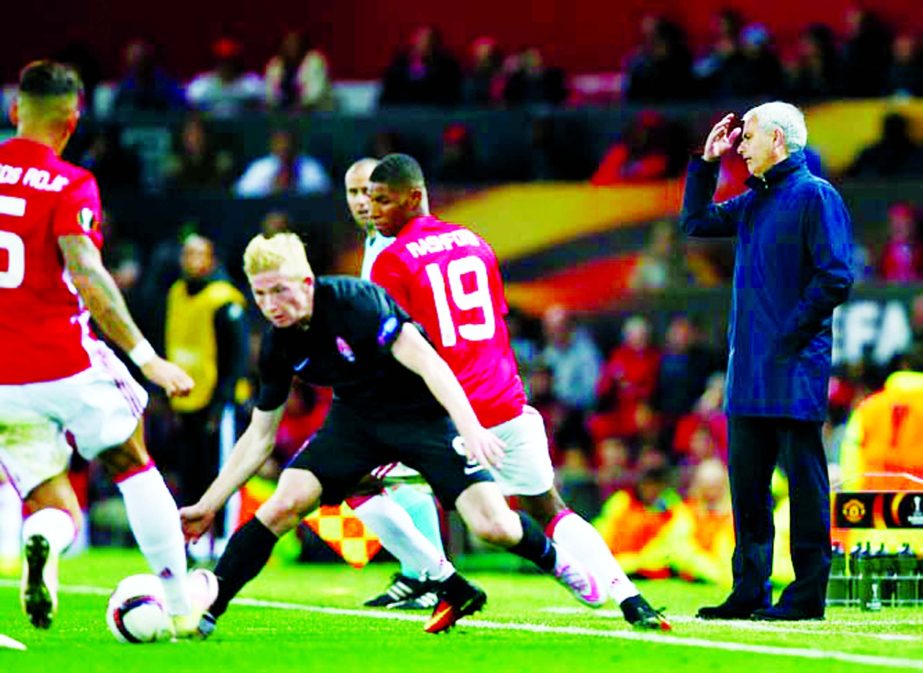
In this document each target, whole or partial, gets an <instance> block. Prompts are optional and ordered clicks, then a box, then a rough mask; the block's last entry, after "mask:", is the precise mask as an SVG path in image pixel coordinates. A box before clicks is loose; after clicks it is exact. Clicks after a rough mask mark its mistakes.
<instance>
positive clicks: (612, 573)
mask: <svg viewBox="0 0 923 673" xmlns="http://www.w3.org/2000/svg"><path fill="white" fill-rule="evenodd" d="M548 529H550V533H551V538H552V539H553V540H554V541H555V542H556V543H557V544H559V545H560V546H561V547H563V548H564V549H566V550H567V551H568V552H570V553H571V554H572V555H573V556H575V557H576V558H578V559H580V560H581V561H582V562H583V564H584V565H585V566H586V567H587V569H588V570H589V571H590V572H591V573H593V577H594V578H595V579H596V583H597V584H599V586H600V587H601V588H602V587H609V595H610V596H612V598H613V599H614V600H615V602H616V603H621V602H622V601H624V600H625V599H626V598H630V597H631V596H637V595H638V594H640V593H641V592H640V591H638V588H637V587H636V586H635V585H634V582H632V581H631V580H630V579H628V575H626V574H625V571H624V570H622V566H620V565H619V562H618V561H616V560H615V557H614V556H613V555H612V552H611V551H609V547H607V546H606V543H605V542H604V541H603V539H602V537H600V535H599V533H598V532H597V530H596V529H595V528H593V526H591V525H590V524H589V523H587V522H586V521H584V520H583V519H582V518H581V517H580V516H579V515H578V514H576V513H575V512H572V511H571V510H566V511H564V512H561V513H560V514H559V515H558V516H557V517H556V518H555V520H554V521H552V522H551V523H550V524H549V526H548ZM548 532H549V530H546V533H548Z"/></svg>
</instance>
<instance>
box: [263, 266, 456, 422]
mask: <svg viewBox="0 0 923 673" xmlns="http://www.w3.org/2000/svg"><path fill="white" fill-rule="evenodd" d="M408 322H412V321H411V319H410V316H408V315H407V313H406V312H405V311H404V310H403V309H402V308H401V307H400V306H398V305H397V303H396V302H395V301H394V300H393V299H392V298H391V297H390V296H388V294H387V293H386V292H385V291H384V290H383V289H381V288H380V287H378V286H377V285H374V284H373V283H370V282H368V281H364V280H360V279H358V278H353V277H349V276H328V277H320V278H317V279H316V280H315V288H314V310H313V314H312V317H311V322H310V325H309V327H308V328H307V329H304V328H303V327H302V326H297V325H296V326H292V327H286V328H284V329H280V328H277V327H272V326H270V327H269V328H268V329H267V330H266V332H265V333H264V335H263V341H262V345H261V348H260V359H259V368H260V391H259V397H258V399H257V403H256V406H257V408H258V409H261V410H263V411H272V410H274V409H278V408H279V407H281V406H282V405H283V404H285V401H286V399H287V398H288V394H289V389H290V387H291V384H292V378H293V377H294V376H297V377H298V378H299V379H300V380H302V381H304V382H305V383H311V384H314V385H319V386H330V387H332V388H333V392H334V399H335V401H339V402H340V403H342V404H346V405H348V406H350V407H352V408H353V409H355V410H357V411H359V412H361V413H362V414H363V415H364V416H365V417H367V418H371V419H374V418H386V419H393V418H394V417H395V416H396V415H398V414H403V415H404V416H420V417H425V418H433V417H436V416H440V415H443V416H444V415H446V412H445V410H444V409H443V408H442V406H441V405H440V404H439V402H438V401H437V400H436V398H435V397H433V395H432V393H431V392H430V391H429V388H427V387H426V384H425V383H424V382H423V379H422V378H421V377H420V376H418V375H417V374H415V373H414V372H412V371H410V370H409V369H407V368H406V367H404V365H402V364H401V363H400V362H398V361H397V360H396V359H395V358H394V356H393V355H392V353H391V346H392V345H393V344H394V342H395V340H397V337H398V336H399V335H400V333H401V329H402V328H403V326H404V324H405V323H408ZM421 332H422V329H421Z"/></svg>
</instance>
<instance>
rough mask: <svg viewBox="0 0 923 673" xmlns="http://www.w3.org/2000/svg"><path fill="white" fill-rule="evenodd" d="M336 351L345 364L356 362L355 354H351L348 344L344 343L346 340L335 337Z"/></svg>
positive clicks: (351, 350)
mask: <svg viewBox="0 0 923 673" xmlns="http://www.w3.org/2000/svg"><path fill="white" fill-rule="evenodd" d="M337 350H338V351H340V355H342V356H343V359H344V360H346V361H347V362H355V361H356V354H355V353H353V349H352V348H350V346H349V344H348V343H346V339H344V338H343V337H339V336H338V337H337Z"/></svg>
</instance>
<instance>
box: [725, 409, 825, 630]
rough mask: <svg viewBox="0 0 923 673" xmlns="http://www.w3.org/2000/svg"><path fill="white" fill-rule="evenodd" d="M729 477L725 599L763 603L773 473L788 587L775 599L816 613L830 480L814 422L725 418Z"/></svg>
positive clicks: (767, 591) (767, 597) (819, 607)
mask: <svg viewBox="0 0 923 673" xmlns="http://www.w3.org/2000/svg"><path fill="white" fill-rule="evenodd" d="M728 430H729V444H730V445H729V472H730V478H731V504H732V507H733V511H734V533H735V535H736V546H735V548H734V558H733V572H734V589H733V592H732V600H733V601H734V602H738V601H739V602H741V603H744V604H745V605H750V606H752V605H761V606H766V605H768V604H769V602H770V598H771V594H770V585H769V576H770V575H771V574H772V543H773V536H774V534H775V528H774V526H773V521H772V511H773V500H772V495H771V493H770V484H771V481H772V473H773V470H774V468H775V466H776V464H777V463H778V465H779V466H780V467H781V468H782V469H783V470H784V471H785V474H786V476H787V477H788V489H789V499H790V504H791V555H792V565H793V566H794V569H795V581H794V582H792V583H791V584H790V585H789V586H788V587H786V588H785V591H783V592H782V596H781V598H780V599H779V604H780V605H782V606H784V607H791V608H796V609H799V610H805V611H808V612H811V613H815V612H818V611H819V612H820V613H823V610H824V601H825V597H826V591H827V579H828V577H829V575H830V480H829V477H828V475H827V460H826V457H825V455H824V446H823V442H822V441H821V423H819V422H815V421H801V420H796V419H792V418H778V417H757V416H731V417H730V418H729V419H728Z"/></svg>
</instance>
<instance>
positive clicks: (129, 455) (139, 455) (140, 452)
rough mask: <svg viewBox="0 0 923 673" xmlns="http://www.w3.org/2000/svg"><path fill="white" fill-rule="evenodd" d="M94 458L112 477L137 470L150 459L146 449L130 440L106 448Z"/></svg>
mask: <svg viewBox="0 0 923 673" xmlns="http://www.w3.org/2000/svg"><path fill="white" fill-rule="evenodd" d="M96 459H97V460H98V461H99V463H100V465H102V466H103V469H105V470H106V474H107V475H108V476H109V477H110V478H112V479H114V478H116V477H118V476H120V475H123V474H126V473H127V472H131V471H133V470H139V469H141V468H143V467H144V466H146V465H147V464H148V463H149V462H150V460H151V458H150V456H149V455H148V454H147V451H145V450H144V449H143V448H139V447H138V446H136V445H134V444H132V443H130V442H126V443H125V444H121V445H119V446H114V447H112V448H111V449H107V450H105V451H103V452H102V453H100V454H99V455H98V456H97V457H96Z"/></svg>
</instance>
